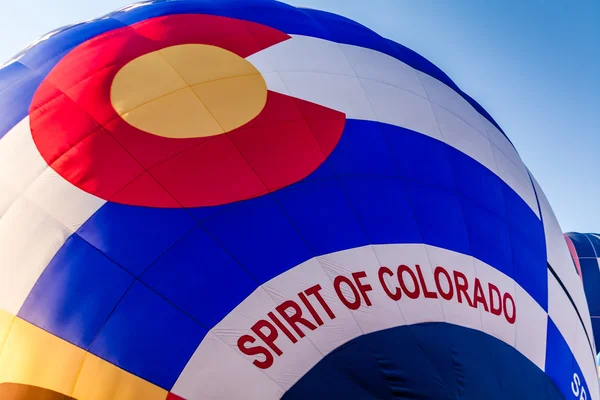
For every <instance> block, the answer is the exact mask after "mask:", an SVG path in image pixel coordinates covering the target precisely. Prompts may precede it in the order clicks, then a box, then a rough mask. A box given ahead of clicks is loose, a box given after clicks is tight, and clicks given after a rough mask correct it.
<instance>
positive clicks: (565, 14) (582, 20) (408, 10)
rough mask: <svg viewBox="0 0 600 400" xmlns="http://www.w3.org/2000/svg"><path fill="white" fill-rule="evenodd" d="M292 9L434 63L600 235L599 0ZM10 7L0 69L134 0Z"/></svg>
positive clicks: (574, 220)
mask: <svg viewBox="0 0 600 400" xmlns="http://www.w3.org/2000/svg"><path fill="white" fill-rule="evenodd" d="M287 2H288V3H290V4H294V5H298V6H305V7H310V8H319V9H323V10H328V11H333V12H336V13H338V14H342V15H345V16H347V17H350V18H352V19H354V20H356V21H358V22H361V23H363V24H365V25H367V26H369V27H371V28H372V29H374V30H376V31H377V32H379V33H380V34H382V35H384V36H387V37H389V38H391V39H394V40H396V41H397V42H399V43H402V44H404V45H405V46H408V47H410V48H412V49H413V50H415V51H417V52H418V53H420V54H422V55H423V56H425V57H427V58H428V59H429V60H431V61H432V62H433V63H434V64H436V65H437V66H439V67H440V68H442V69H443V70H444V71H445V72H446V73H447V74H448V75H449V76H450V77H451V78H452V79H453V80H454V81H455V82H456V83H457V84H458V85H459V86H460V87H461V88H462V89H463V90H465V91H466V92H467V93H469V94H470V95H471V96H472V97H474V98H475V99H476V100H477V101H478V102H479V103H481V105H483V107H485V108H486V109H487V110H488V112H490V114H491V115H492V116H493V117H494V118H495V119H496V120H497V121H498V123H499V124H500V125H501V126H502V127H503V128H504V130H505V131H506V132H507V134H508V136H509V137H510V138H511V140H512V141H513V143H514V144H515V145H516V147H517V150H518V151H519V153H520V154H521V156H522V158H523V160H524V161H525V164H526V165H527V166H528V167H529V168H530V169H531V171H532V172H533V173H534V175H535V176H536V178H537V179H538V181H539V182H540V184H541V185H542V187H543V189H544V191H545V192H546V194H547V196H548V198H549V199H550V202H551V204H552V206H553V208H554V211H555V213H556V214H557V216H558V218H559V221H560V223H561V225H562V228H563V230H577V231H593V232H599V231H600V0H570V1H569V0H288V1H287ZM5 3H6V4H3V5H2V13H0V38H1V39H0V63H2V62H4V61H5V60H8V59H9V58H10V57H12V56H13V55H14V54H15V53H16V52H18V51H19V50H20V49H21V48H23V47H24V46H26V45H27V44H29V42H31V41H33V40H34V39H36V38H37V37H39V36H41V35H43V34H45V33H46V32H48V31H50V30H52V29H54V28H56V27H58V26H62V25H65V24H69V23H72V22H77V21H80V20H84V19H89V18H93V17H96V16H100V15H102V14H105V13H107V12H109V11H112V10H114V9H115V8H118V7H121V6H124V5H127V4H129V3H131V1H128V0H100V1H97V0H10V1H6V2H5ZM7 6H8V7H7Z"/></svg>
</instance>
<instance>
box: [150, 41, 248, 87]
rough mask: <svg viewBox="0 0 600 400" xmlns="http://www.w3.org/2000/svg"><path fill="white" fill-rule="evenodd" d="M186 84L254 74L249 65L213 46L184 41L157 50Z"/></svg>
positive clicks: (238, 57)
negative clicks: (185, 42)
mask: <svg viewBox="0 0 600 400" xmlns="http://www.w3.org/2000/svg"><path fill="white" fill-rule="evenodd" d="M159 52H160V54H161V55H162V56H163V57H164V58H165V59H166V60H167V62H168V63H169V64H170V65H171V66H172V67H173V68H174V69H175V70H176V71H177V73H178V74H179V75H180V76H181V77H182V78H183V79H184V80H185V81H186V83H187V84H188V85H190V86H192V85H197V84H199V83H204V82H211V81H216V80H219V79H224V78H231V77H234V76H243V75H252V74H258V71H257V70H256V68H254V66H253V65H252V64H250V63H249V62H248V61H246V60H245V59H243V58H241V57H240V56H238V55H237V54H235V53H232V52H230V51H227V50H224V49H222V48H220V47H215V46H208V45H204V46H200V45H197V44H184V45H180V46H172V47H167V48H165V49H162V50H159Z"/></svg>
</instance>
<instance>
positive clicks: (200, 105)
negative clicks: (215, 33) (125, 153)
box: [110, 44, 267, 138]
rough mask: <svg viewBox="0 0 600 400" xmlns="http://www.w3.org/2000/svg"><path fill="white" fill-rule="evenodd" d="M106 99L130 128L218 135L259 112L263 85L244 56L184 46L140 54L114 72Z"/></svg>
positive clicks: (263, 97) (167, 134) (264, 91)
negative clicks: (131, 126)
mask: <svg viewBox="0 0 600 400" xmlns="http://www.w3.org/2000/svg"><path fill="white" fill-rule="evenodd" d="M110 101H111V103H112V105H113V107H114V109H115V110H116V111H117V113H118V114H119V115H120V116H121V117H122V118H123V119H124V120H125V121H127V122H128V123H129V124H131V125H133V126H134V127H136V128H138V129H141V130H143V131H146V132H149V133H153V134H155V135H159V136H164V137H168V138H194V137H206V136H213V135H218V134H221V133H225V132H228V131H231V130H233V129H235V128H239V127H240V126H242V125H244V124H245V123H247V122H248V121H250V120H252V119H253V118H254V117H256V116H257V115H258V113H260V112H261V110H262V109H263V107H264V106H265V103H266V101H267V85H266V83H265V80H264V79H263V77H262V75H261V74H260V72H258V70H257V69H256V68H255V67H254V66H253V65H252V64H251V63H249V62H248V61H246V60H245V59H244V58H242V57H240V56H238V55H237V54H234V53H232V52H230V51H228V50H225V49H222V48H220V47H215V46H209V45H202V44H184V45H179V46H172V47H167V48H164V49H161V50H158V51H154V52H152V53H148V54H144V55H143V56H140V57H138V58H136V59H134V60H132V61H130V62H129V63H128V64H127V65H125V66H124V67H123V68H122V69H121V70H119V72H117V74H116V76H115V78H114V80H113V82H112V87H111V90H110Z"/></svg>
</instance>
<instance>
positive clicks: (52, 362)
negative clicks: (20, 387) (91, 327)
mask: <svg viewBox="0 0 600 400" xmlns="http://www.w3.org/2000/svg"><path fill="white" fill-rule="evenodd" d="M84 356H85V351H84V350H82V349H80V348H79V347H77V346H74V345H72V344H70V343H68V342H66V341H64V340H62V339H60V338H58V337H56V336H54V335H52V334H50V333H48V332H46V331H44V330H43V329H40V328H38V327H36V326H34V325H32V324H30V323H29V322H26V321H24V320H22V319H21V318H18V317H16V318H15V320H14V322H13V324H12V328H11V329H10V332H9V333H8V337H7V338H6V342H5V343H4V348H3V349H2V354H1V355H0V382H14V383H21V384H25V385H33V386H39V387H42V388H46V389H50V390H54V391H55V392H59V393H63V394H70V393H71V391H72V390H73V387H74V386H75V381H76V379H77V376H78V374H79V369H80V367H81V364H82V362H83V358H84Z"/></svg>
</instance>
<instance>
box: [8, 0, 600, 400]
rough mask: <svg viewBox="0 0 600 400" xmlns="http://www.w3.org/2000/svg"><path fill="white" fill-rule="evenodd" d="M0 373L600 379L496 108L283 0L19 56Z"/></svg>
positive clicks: (14, 67) (439, 381)
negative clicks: (496, 118) (494, 113)
mask: <svg viewBox="0 0 600 400" xmlns="http://www.w3.org/2000/svg"><path fill="white" fill-rule="evenodd" d="M0 115H1V117H0V383H1V384H0V398H2V399H16V398H19V399H22V398H31V399H41V398H43V399H65V398H72V399H78V400H84V399H132V400H133V399H147V400H164V399H171V400H173V399H260V400H268V399H278V398H283V399H294V400H301V399H338V398H340V399H341V398H344V399H406V398H413V399H414V398H419V399H456V398H460V399H478V400H479V399H563V398H567V399H599V398H600V396H599V391H598V384H597V380H596V369H595V354H596V351H595V345H594V342H593V336H592V325H591V321H590V315H589V312H588V310H587V304H586V301H585V295H584V292H583V288H582V286H581V283H580V281H579V278H578V276H577V273H576V269H575V267H574V265H573V260H572V259H571V257H570V255H569V250H568V248H567V245H566V243H565V241H564V239H563V236H562V233H561V232H562V231H561V229H560V226H559V224H558V222H557V220H556V218H555V216H554V214H553V212H552V209H551V207H550V205H549V204H548V201H547V200H546V198H545V196H544V194H543V192H542V190H541V188H540V187H539V185H538V184H537V182H536V181H535V179H534V178H533V177H532V176H531V174H530V173H529V171H528V170H527V168H526V167H525V165H524V164H523V162H522V161H521V159H520V157H519V155H518V153H517V151H516V150H515V148H514V146H513V145H512V143H511V142H510V141H509V139H508V138H507V136H506V135H505V133H504V132H503V131H502V129H501V128H500V127H499V126H498V124H497V123H496V122H495V121H494V119H492V117H491V116H490V115H489V114H488V113H487V112H486V111H485V110H484V109H483V108H482V107H481V106H480V105H479V104H478V103H477V102H476V101H475V100H473V99H472V98H471V97H469V96H468V95H467V94H466V93H464V92H463V91H462V90H460V89H459V87H458V86H457V85H456V84H455V83H454V82H453V81H452V80H451V79H450V78H449V77H448V76H447V75H445V74H444V73H443V72H442V71H441V70H440V69H438V68H437V67H435V66H434V65H433V64H432V63H430V62H429V61H427V60H426V59H425V58H423V57H421V56H420V55H418V54H417V53H415V52H414V51H412V50H410V49H408V48H406V47H404V46H402V45H401V44H398V43H396V42H394V41H391V40H388V39H386V38H383V37H381V36H380V35H378V34H377V33H375V32H374V31H372V30H369V29H368V28H366V27H364V26H362V25H360V24H358V23H356V22H354V21H351V20H349V19H346V18H344V17H341V16H339V15H334V14H331V13H327V12H323V11H318V10H310V9H302V8H295V7H292V6H289V5H286V4H283V3H279V2H276V1H270V0H244V1H241V0H220V1H216V0H215V1H211V0H182V1H149V2H144V3H140V4H136V5H133V6H130V7H126V8H123V9H121V10H118V11H115V12H113V13H111V14H108V15H106V16H103V17H101V18H98V19H95V20H91V21H87V22H84V23H80V24H76V25H72V26H68V27H64V28H61V29H58V30H56V31H54V32H51V33H49V34H48V35H46V36H44V37H43V38H42V39H40V40H39V41H38V42H36V43H34V44H32V45H31V46H29V47H28V48H27V49H26V50H24V51H23V52H21V53H19V54H18V55H17V56H16V57H15V58H14V59H13V60H11V61H9V62H8V63H7V64H5V65H4V66H3V67H2V68H1V69H0Z"/></svg>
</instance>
